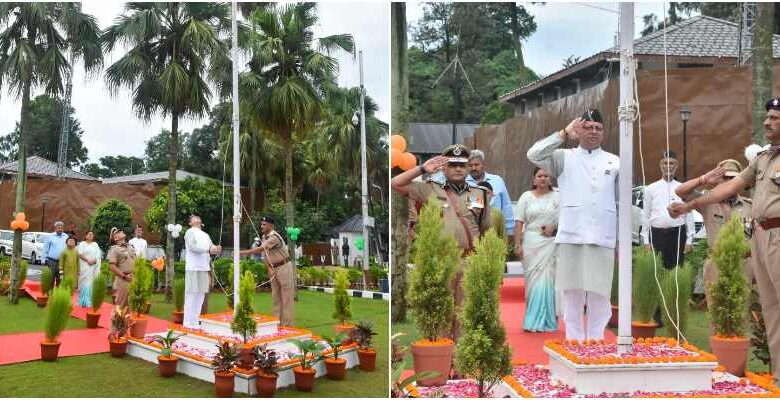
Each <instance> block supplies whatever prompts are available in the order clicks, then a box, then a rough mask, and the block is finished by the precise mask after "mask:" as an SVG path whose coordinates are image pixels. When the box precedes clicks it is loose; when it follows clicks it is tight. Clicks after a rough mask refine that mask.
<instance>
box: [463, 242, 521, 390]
mask: <svg viewBox="0 0 780 400" xmlns="http://www.w3.org/2000/svg"><path fill="white" fill-rule="evenodd" d="M505 243H506V240H505V239H502V238H501V237H499V236H498V234H496V232H495V230H493V229H490V230H488V231H487V233H486V234H485V235H484V237H483V238H481V239H480V240H478V241H477V243H476V246H475V248H474V254H472V255H471V256H470V257H469V258H468V269H466V273H465V277H464V281H465V285H464V291H465V300H464V302H463V311H462V312H461V314H460V316H459V317H460V321H461V324H462V327H463V334H462V335H461V337H460V339H459V340H458V345H457V347H456V349H455V368H456V370H457V371H458V372H460V373H462V374H464V375H466V376H469V377H473V378H474V380H475V381H476V382H477V386H478V388H479V389H478V390H479V397H486V395H487V393H489V392H490V389H491V388H492V387H493V385H495V384H496V383H498V382H499V381H501V378H502V377H504V376H505V375H509V373H511V372H512V364H511V357H512V350H511V349H510V348H509V346H508V345H507V344H506V331H505V330H504V326H503V325H502V324H501V318H500V315H499V291H500V288H501V281H502V279H503V273H504V263H505V259H506V245H505Z"/></svg>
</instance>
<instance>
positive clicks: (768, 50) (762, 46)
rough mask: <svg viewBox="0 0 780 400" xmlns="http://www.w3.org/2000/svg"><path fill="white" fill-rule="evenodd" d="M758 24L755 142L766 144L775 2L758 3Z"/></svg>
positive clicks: (755, 57) (754, 50)
mask: <svg viewBox="0 0 780 400" xmlns="http://www.w3.org/2000/svg"><path fill="white" fill-rule="evenodd" d="M756 11H757V16H756V25H755V27H754V28H753V54H752V57H753V113H752V128H753V129H752V133H753V143H758V144H764V143H766V137H765V136H764V117H765V116H766V111H765V110H764V102H766V101H767V99H769V98H770V97H772V87H773V86H772V33H773V31H774V18H775V3H757V4H756Z"/></svg>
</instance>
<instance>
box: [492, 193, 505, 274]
mask: <svg viewBox="0 0 780 400" xmlns="http://www.w3.org/2000/svg"><path fill="white" fill-rule="evenodd" d="M490 226H491V227H492V228H493V230H495V231H496V234H497V235H498V237H500V238H501V239H502V240H503V241H504V243H506V221H505V220H504V213H502V212H501V210H499V209H497V208H493V207H490ZM502 271H503V269H502Z"/></svg>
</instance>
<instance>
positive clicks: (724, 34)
mask: <svg viewBox="0 0 780 400" xmlns="http://www.w3.org/2000/svg"><path fill="white" fill-rule="evenodd" d="M664 32H666V35H664ZM664 36H666V37H665V38H664ZM738 36H739V26H738V25H737V24H735V23H733V22H729V21H726V20H722V19H718V18H712V17H708V16H705V15H699V16H696V17H692V18H689V19H687V20H685V21H682V22H680V23H677V24H674V25H672V26H670V27H669V28H667V29H662V30H659V31H656V32H653V33H651V34H649V35H647V36H644V37H641V38H639V39H636V40H634V55H635V56H663V55H664V54H666V55H667V56H669V57H715V58H734V59H736V58H737V55H738V52H739V41H738ZM664 42H665V43H664ZM664 48H665V49H666V52H664ZM772 48H773V55H774V57H775V58H780V35H773V38H772ZM617 54H618V47H617V46H614V47H612V48H609V49H607V50H604V51H601V52H598V53H596V54H594V55H592V56H589V57H587V58H585V59H583V60H581V61H580V62H578V63H577V64H574V65H572V66H570V67H568V68H564V69H562V70H559V71H556V72H554V73H552V74H550V75H547V76H546V77H543V78H541V79H539V80H537V81H534V82H531V83H529V84H527V85H525V86H521V87H519V88H517V89H515V90H513V91H511V92H509V93H507V94H504V95H503V96H501V97H500V98H501V100H502V101H508V100H511V99H512V98H514V97H515V96H517V95H519V94H525V93H528V92H531V91H533V90H535V89H536V88H538V87H541V86H544V85H547V84H549V83H551V82H554V81H557V80H558V79H561V78H564V77H566V76H568V75H569V74H570V73H572V72H575V71H577V70H579V69H582V68H583V67H585V66H587V65H589V64H593V63H594V62H598V61H600V60H606V59H608V58H612V57H616V56H617Z"/></svg>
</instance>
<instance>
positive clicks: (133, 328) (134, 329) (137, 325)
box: [130, 315, 149, 339]
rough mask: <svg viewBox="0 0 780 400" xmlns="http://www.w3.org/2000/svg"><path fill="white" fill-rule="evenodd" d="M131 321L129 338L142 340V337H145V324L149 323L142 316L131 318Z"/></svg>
mask: <svg viewBox="0 0 780 400" xmlns="http://www.w3.org/2000/svg"><path fill="white" fill-rule="evenodd" d="M132 320H133V324H132V325H130V336H132V337H134V338H137V339H143V338H144V335H146V324H147V323H149V320H148V319H147V318H146V317H144V316H143V315H142V316H140V317H132Z"/></svg>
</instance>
